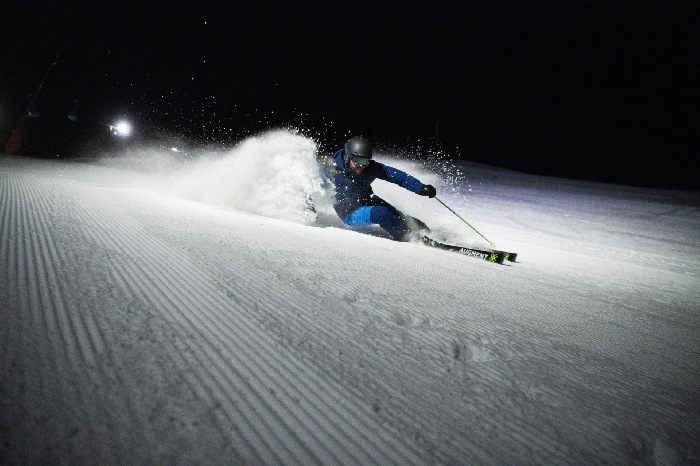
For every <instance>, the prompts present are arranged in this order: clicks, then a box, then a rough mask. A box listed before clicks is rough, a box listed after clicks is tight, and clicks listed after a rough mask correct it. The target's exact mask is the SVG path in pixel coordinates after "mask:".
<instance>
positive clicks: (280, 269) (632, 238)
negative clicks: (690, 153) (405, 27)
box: [0, 131, 700, 464]
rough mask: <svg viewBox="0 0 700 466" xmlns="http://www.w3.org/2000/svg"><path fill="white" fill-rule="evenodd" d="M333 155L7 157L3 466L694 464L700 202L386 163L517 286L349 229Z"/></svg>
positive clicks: (1, 163) (405, 196)
mask: <svg viewBox="0 0 700 466" xmlns="http://www.w3.org/2000/svg"><path fill="white" fill-rule="evenodd" d="M316 152H317V149H316V145H315V144H314V142H313V141H311V140H310V139H307V138H305V137H303V136H302V135H299V134H295V133H290V132H286V131H276V132H271V133H268V134H265V135H261V136H259V137H256V138H251V139H250V140H247V141H243V142H242V143H241V144H240V145H239V146H238V147H236V148H235V149H234V150H233V151H232V152H230V153H228V154H223V155H219V156H217V157H211V158H201V159H198V158H197V159H196V158H188V159H187V160H186V163H185V161H182V160H181V161H179V163H173V160H175V158H176V157H178V155H177V154H174V155H170V156H162V155H156V154H149V153H148V152H146V151H143V152H140V153H135V154H131V157H126V158H121V159H109V160H103V159H93V160H83V161H82V162H84V163H78V162H75V161H73V162H65V161H50V160H31V159H25V158H21V157H7V156H1V157H0V434H1V438H0V462H2V463H3V464H8V463H9V464H15V463H27V464H37V463H51V464H56V463H65V464H81V463H118V464H152V463H175V464H202V463H226V464H237V463H248V464H251V463H252V464H317V463H322V464H454V463H459V464H524V463H531V464H601V463H604V464H698V463H700V267H699V266H698V264H700V262H699V259H700V235H699V232H700V195H699V193H696V192H673V191H656V190H649V189H636V188H629V187H621V186H611V185H603V184H595V183H588V182H579V181H571V180H562V179H553V178H544V177H537V176H531V175H525V174H520V173H515V172H510V171H507V170H502V169H497V168H493V167H488V166H483V165H476V164H469V163H464V164H461V165H460V166H458V167H455V168H454V169H452V170H451V171H450V170H447V171H436V170H434V166H433V168H432V169H428V168H426V166H425V164H421V163H419V162H415V161H414V162H411V161H408V160H405V159H401V158H398V157H397V156H393V157H392V156H391V155H390V154H384V155H383V156H382V155H379V156H378V159H379V160H384V161H387V162H389V163H391V164H393V165H395V166H397V167H399V168H402V169H405V170H407V171H409V172H410V173H412V174H414V175H415V176H417V177H418V178H419V179H421V180H422V181H423V182H430V183H434V184H435V185H436V186H437V188H438V194H439V195H440V196H441V198H442V199H443V200H444V201H445V202H446V203H447V204H448V205H450V206H451V207H453V208H454V209H455V210H456V211H458V212H460V213H461V214H462V215H463V216H464V217H465V218H467V219H468V220H469V221H470V223H472V225H474V226H475V227H476V228H478V229H479V231H481V232H482V233H483V234H484V235H485V236H486V237H488V238H489V239H490V240H491V241H494V242H495V243H496V244H497V246H499V247H501V248H503V249H507V250H512V251H515V252H517V253H518V254H519V255H518V259H519V262H518V263H516V264H509V265H503V266H499V265H495V264H490V263H487V262H485V261H481V260H478V259H475V258H470V257H465V256H462V255H459V254H455V253H451V252H446V251H439V250H435V249H432V248H429V247H427V246H424V245H421V244H407V243H396V242H392V241H389V240H387V239H386V238H385V237H383V236H384V235H382V234H381V232H379V231H377V230H375V229H368V230H365V231H364V233H370V234H363V233H358V232H356V231H351V230H349V229H347V228H345V227H344V226H343V225H342V224H341V223H340V222H339V221H338V220H337V218H335V216H334V214H333V212H332V209H331V207H330V203H331V201H332V192H331V191H329V190H328V187H327V186H325V185H324V184H323V180H322V179H321V177H320V176H319V174H318V170H317V167H316V157H317V154H316ZM431 170H433V171H431ZM375 191H376V192H377V193H379V194H381V195H382V196H383V197H385V198H386V199H387V200H389V201H390V202H392V203H394V204H395V205H397V206H401V208H402V209H404V210H405V212H406V213H409V214H411V215H414V216H417V217H419V218H421V219H423V220H424V221H425V222H426V223H428V225H429V226H431V228H433V229H434V231H435V234H436V235H438V236H440V237H442V238H445V239H449V240H451V241H453V242H461V243H464V244H471V245H483V241H481V242H480V238H479V237H478V235H476V233H474V232H473V231H472V230H470V229H469V228H468V227H467V226H466V225H464V224H463V223H461V222H460V221H459V220H458V219H456V218H455V217H454V216H453V215H452V214H450V213H449V212H448V211H447V210H446V209H445V208H444V207H442V206H441V205H440V204H439V203H437V202H436V201H435V200H431V199H427V198H422V197H419V196H416V195H414V194H412V193H409V192H408V191H405V190H401V189H400V188H396V187H395V186H391V185H388V184H387V183H384V182H382V181H377V182H376V183H375ZM307 197H311V198H313V200H314V202H315V204H316V214H313V213H312V212H309V211H308V210H305V209H304V206H305V202H306V198H307Z"/></svg>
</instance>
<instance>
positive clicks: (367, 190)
mask: <svg viewBox="0 0 700 466" xmlns="http://www.w3.org/2000/svg"><path fill="white" fill-rule="evenodd" d="M343 152H344V149H340V150H339V151H337V152H336V153H335V154H333V167H334V168H335V173H331V174H330V178H331V181H332V182H333V184H334V185H335V202H334V203H333V208H334V209H335V212H336V213H337V214H338V217H340V218H341V219H345V218H347V217H348V215H350V214H351V213H352V211H354V210H355V209H357V208H359V207H362V206H366V205H371V200H370V198H371V196H372V194H373V192H372V187H371V186H370V185H371V184H372V182H373V181H374V180H376V179H377V178H379V179H380V180H384V181H388V182H390V183H394V184H397V185H399V186H401V187H402V188H406V189H408V190H409V191H412V192H414V193H416V194H420V190H421V188H422V187H423V183H421V182H420V181H418V180H417V179H416V178H414V177H412V176H411V175H409V174H407V173H405V172H402V171H401V170H397V169H396V168H394V167H390V166H388V165H384V164H383V163H380V162H377V161H375V160H370V161H369V165H367V168H365V169H364V170H363V171H362V174H360V175H358V174H356V173H355V172H353V171H352V170H351V169H350V167H348V166H346V165H345V163H344V162H343Z"/></svg>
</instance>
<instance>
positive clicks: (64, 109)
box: [0, 1, 700, 189]
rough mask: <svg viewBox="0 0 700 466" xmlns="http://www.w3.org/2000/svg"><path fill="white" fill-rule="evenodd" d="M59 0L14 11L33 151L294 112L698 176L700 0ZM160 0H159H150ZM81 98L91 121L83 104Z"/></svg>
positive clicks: (303, 124)
mask: <svg viewBox="0 0 700 466" xmlns="http://www.w3.org/2000/svg"><path fill="white" fill-rule="evenodd" d="M43 3H44V2H16V3H14V4H13V3H12V2H11V3H10V4H9V5H7V6H6V7H5V9H4V12H3V15H4V20H3V23H4V26H3V29H4V34H3V44H2V46H1V47H2V49H1V50H2V55H1V56H2V67H1V68H0V69H1V74H0V80H1V81H0V84H1V85H2V86H1V89H2V90H1V91H0V113H1V120H0V124H1V125H2V128H0V129H1V130H2V135H3V138H5V137H7V135H8V134H9V131H10V129H12V128H13V127H16V126H17V124H18V122H19V121H20V119H21V117H22V113H23V111H24V109H25V108H26V107H27V105H28V103H29V101H30V98H31V95H32V94H33V93H34V92H35V91H36V88H37V86H38V85H39V83H40V82H41V80H42V77H43V76H44V74H45V73H46V70H47V69H48V68H49V65H50V64H51V63H52V62H53V60H54V58H55V56H56V53H57V52H60V57H59V61H58V64H57V65H56V66H55V67H54V68H53V69H52V70H51V74H50V75H49V77H48V79H47V80H46V83H45V85H44V87H43V89H42V92H41V95H40V97H39V99H38V101H37V105H36V108H35V109H34V110H37V111H40V112H41V116H40V117H39V118H29V119H27V121H26V124H25V127H24V133H25V139H26V141H25V144H24V146H23V152H22V153H23V154H24V155H33V156H42V157H56V156H61V157H67V156H72V155H77V154H80V153H82V152H83V151H85V150H86V149H88V148H89V149H92V150H93V151H97V150H101V149H103V148H110V147H113V146H114V145H115V144H121V145H126V144H129V143H130V142H126V140H121V141H120V142H118V143H117V142H115V141H116V138H114V137H113V136H112V135H111V134H110V133H109V131H108V129H107V127H106V126H104V123H107V124H112V123H114V122H115V121H116V120H117V119H118V118H120V117H124V118H126V119H127V120H129V121H131V122H132V124H133V125H134V135H133V136H132V138H131V141H144V140H152V141H163V144H165V145H167V144H169V143H170V140H171V139H172V140H178V141H180V142H182V141H186V143H189V144H190V145H196V144H200V145H201V144H206V145H213V146H218V147H221V148H225V147H230V146H231V145H233V144H234V143H235V141H237V140H240V138H242V137H245V136H246V135H250V134H254V133H256V132H258V131H260V130H263V129H266V128H270V127H274V126H280V125H285V126H291V127H295V128H298V129H300V130H302V132H303V133H304V134H306V135H308V136H312V137H314V138H316V139H317V140H318V141H319V143H320V145H321V148H322V150H324V151H331V150H332V149H334V148H335V147H337V146H339V145H340V144H342V142H343V141H344V140H345V139H347V138H348V137H349V136H350V135H354V134H363V135H365V136H367V137H369V138H370V139H372V140H374V141H376V142H377V143H378V144H380V145H382V146H384V147H395V148H398V149H399V150H402V151H405V152H413V153H415V152H435V151H438V150H440V151H442V152H443V153H444V154H445V155H446V156H448V157H451V158H455V159H466V160H472V161H477V162H484V163H489V164H492V165H497V166H502V167H506V168H512V169H516V170H521V171H526V172H530V173H537V174H545V175H554V176H564V177H572V178H579V179H588V180H597V181H604V182H612V183H620V184H626V185H637V186H653V187H662V188H675V189H700V182H699V180H698V178H700V177H699V176H698V175H699V174H700V170H699V168H700V163H699V162H698V156H699V155H700V91H699V87H700V14H699V13H700V6H698V2H694V1H685V2H674V1H659V2H656V3H653V2H637V1H634V2H626V1H614V2H611V1H599V2H598V1H579V2H573V1H552V2H540V1H538V2H524V1H463V2H429V1H424V2H416V1H403V2H389V1H374V2H364V1H353V2H345V3H340V2H335V1H318V2H309V1H306V2H293V1H289V2H265V1H250V2H235V1H230V2H216V3H211V2H209V3H204V2H186V3H185V2H177V1H175V2H141V3H136V2H129V1H126V2H123V1H122V2H93V3H92V4H90V3H64V2H56V3H63V5H52V6H47V5H44V4H43ZM149 3H152V5H149ZM76 100H77V102H78V116H79V120H78V121H77V122H71V121H70V120H69V119H68V118H67V115H68V114H69V113H70V112H71V110H73V109H74V108H75V102H76Z"/></svg>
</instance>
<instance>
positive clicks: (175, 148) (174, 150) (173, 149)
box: [170, 147, 180, 152]
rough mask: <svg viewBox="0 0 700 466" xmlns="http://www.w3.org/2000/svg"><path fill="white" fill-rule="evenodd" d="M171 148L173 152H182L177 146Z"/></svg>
mask: <svg viewBox="0 0 700 466" xmlns="http://www.w3.org/2000/svg"><path fill="white" fill-rule="evenodd" d="M170 150H171V151H173V152H180V151H179V150H177V147H173V148H172V149H170Z"/></svg>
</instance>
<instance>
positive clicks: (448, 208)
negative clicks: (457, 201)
mask: <svg viewBox="0 0 700 466" xmlns="http://www.w3.org/2000/svg"><path fill="white" fill-rule="evenodd" d="M435 199H437V201H438V202H439V203H440V204H442V205H444V206H445V207H447V210H449V211H450V212H452V213H453V214H455V215H456V216H457V218H458V219H460V220H461V221H463V222H464V223H466V224H467V225H469V228H471V229H472V230H474V231H475V232H477V234H478V235H479V236H481V237H482V238H484V239H485V240H486V241H488V242H489V244H490V245H491V247H494V246H496V245H495V244H493V243H492V242H491V241H489V240H488V238H486V237H485V236H484V235H482V234H481V233H479V230H477V229H476V228H474V227H473V226H471V225H470V224H469V222H467V221H466V220H464V219H463V218H462V217H460V216H459V214H458V213H457V212H455V211H454V210H452V209H450V207H449V206H448V205H447V204H445V203H444V202H442V200H440V198H439V197H437V196H435Z"/></svg>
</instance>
